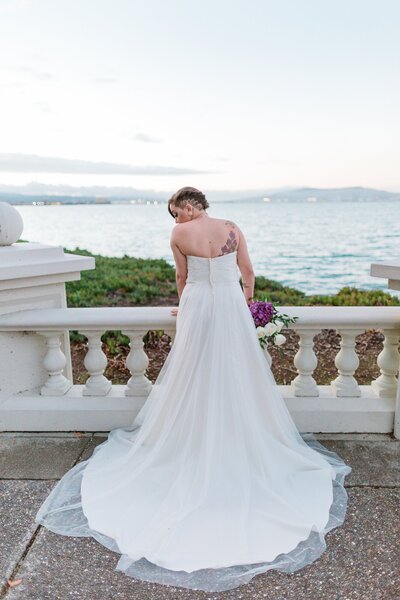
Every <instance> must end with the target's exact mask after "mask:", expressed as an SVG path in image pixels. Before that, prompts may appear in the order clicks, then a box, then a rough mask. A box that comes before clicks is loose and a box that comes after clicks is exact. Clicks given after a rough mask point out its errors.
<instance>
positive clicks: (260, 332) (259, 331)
mask: <svg viewBox="0 0 400 600" xmlns="http://www.w3.org/2000/svg"><path fill="white" fill-rule="evenodd" d="M256 331H257V335H258V337H259V338H262V337H264V336H265V329H264V327H260V326H258V327H256Z"/></svg>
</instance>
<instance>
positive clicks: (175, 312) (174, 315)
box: [171, 308, 178, 317]
mask: <svg viewBox="0 0 400 600" xmlns="http://www.w3.org/2000/svg"><path fill="white" fill-rule="evenodd" d="M177 314H178V309H177V308H173V309H172V310H171V315H172V316H173V317H176V315H177Z"/></svg>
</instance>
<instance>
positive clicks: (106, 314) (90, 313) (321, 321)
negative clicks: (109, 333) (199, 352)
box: [0, 306, 400, 331]
mask: <svg viewBox="0 0 400 600" xmlns="http://www.w3.org/2000/svg"><path fill="white" fill-rule="evenodd" d="M172 308H173V307H172V306H171V307H164V306H162V307H161V306H135V307H126V306H123V307H117V306H116V307H96V308H48V309H46V310H42V309H32V310H21V311H18V312H11V313H8V314H5V315H1V316H0V331H10V330H12V331H23V330H30V331H33V330H35V331H36V330H49V329H52V328H55V329H69V330H77V329H79V328H81V327H84V328H85V329H87V330H92V329H94V330H98V329H102V330H103V331H106V330H120V329H121V328H124V329H126V328H127V327H128V328H131V327H133V328H140V329H146V330H151V329H154V330H155V329H164V327H165V328H167V329H173V328H174V327H175V323H176V317H174V316H172V315H171V314H170V313H171V309H172ZM279 311H280V312H282V313H286V314H287V315H289V316H290V317H291V316H298V317H299V318H298V320H297V322H296V323H295V324H292V325H290V327H289V328H290V329H298V328H301V329H305V328H312V329H314V328H315V329H319V330H320V329H339V328H342V329H363V330H364V331H365V330H366V329H390V330H399V331H400V306H279Z"/></svg>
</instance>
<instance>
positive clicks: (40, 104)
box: [33, 101, 55, 115]
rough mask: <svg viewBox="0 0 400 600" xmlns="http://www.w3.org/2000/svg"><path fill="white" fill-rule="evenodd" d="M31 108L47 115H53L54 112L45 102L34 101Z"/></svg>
mask: <svg viewBox="0 0 400 600" xmlns="http://www.w3.org/2000/svg"><path fill="white" fill-rule="evenodd" d="M33 106H34V107H35V108H36V109H37V110H38V111H40V112H42V113H46V114H48V115H54V114H55V113H54V110H53V109H52V108H51V106H50V105H49V104H48V103H47V102H40V101H36V102H33Z"/></svg>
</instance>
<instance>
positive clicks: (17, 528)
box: [0, 433, 400, 600]
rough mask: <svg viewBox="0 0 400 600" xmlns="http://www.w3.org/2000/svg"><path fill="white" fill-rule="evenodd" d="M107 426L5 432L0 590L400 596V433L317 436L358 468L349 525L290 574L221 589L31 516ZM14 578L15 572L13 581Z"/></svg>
mask: <svg viewBox="0 0 400 600" xmlns="http://www.w3.org/2000/svg"><path fill="white" fill-rule="evenodd" d="M104 439H105V438H104V434H103V433H99V434H90V433H88V434H83V435H81V436H77V435H74V434H73V433H48V434H46V433H39V434H38V433H2V434H0V503H1V504H0V508H1V511H0V528H1V529H0V532H1V533H0V567H1V574H2V580H1V585H2V587H1V591H0V599H3V598H5V599H6V600H69V599H79V600H81V599H82V600H83V599H85V600H131V599H132V600H133V599H134V600H136V599H138V600H172V599H179V600H186V599H188V600H189V599H190V600H208V599H210V600H211V599H213V600H214V599H218V600H228V599H229V600H241V599H246V600H247V599H249V600H250V599H251V600H261V599H268V600H353V599H354V600H355V599H360V600H369V599H371V600H380V599H382V600H400V580H399V569H398V562H396V556H397V558H398V557H399V556H400V515H399V512H400V511H399V505H400V503H399V497H400V489H399V488H400V477H399V454H400V442H399V441H397V440H395V439H394V438H393V437H391V436H388V435H380V434H379V435H378V434H369V435H362V434H341V435H320V436H318V439H319V440H320V441H321V442H322V443H323V444H324V445H326V446H327V447H328V448H330V449H331V450H334V451H336V452H337V453H338V454H340V456H342V457H343V458H344V460H345V461H346V462H347V463H348V464H350V465H351V466H352V467H353V472H352V473H351V475H350V476H349V477H348V478H347V489H348V493H349V507H348V514H347V518H346V521H345V524H344V525H343V526H342V527H341V528H339V529H337V530H334V531H332V532H330V533H329V534H328V535H327V543H328V548H327V550H326V551H325V553H324V554H323V555H322V556H321V558H320V559H319V560H318V561H316V562H315V563H314V564H312V565H309V566H308V567H306V568H304V569H303V570H301V571H298V572H297V573H294V574H292V575H283V574H280V573H278V572H274V571H271V572H268V573H265V574H262V575H258V576H256V577H255V578H254V579H253V580H252V581H251V582H250V583H249V584H247V585H243V586H241V587H239V588H236V589H235V590H231V591H227V592H221V593H218V594H217V593H207V592H200V591H192V590H187V589H183V588H176V587H172V586H161V585H158V584H154V583H145V582H142V581H136V580H133V579H131V578H129V577H127V576H126V575H124V574H123V573H120V572H117V571H115V570H114V569H115V565H116V563H117V561H118V555H116V554H115V553H113V552H110V551H109V550H107V549H105V548H104V547H103V546H101V545H100V544H99V543H98V542H96V541H95V540H93V539H92V538H71V537H64V536H59V535H56V534H54V533H51V532H49V531H48V530H47V529H46V528H44V527H41V526H37V525H36V524H35V523H34V520H33V519H34V516H35V514H36V512H37V510H38V508H39V506H40V504H41V503H42V502H43V500H44V499H45V498H46V496H47V495H48V493H49V491H50V490H51V488H52V487H53V486H54V485H55V483H56V481H57V480H58V479H59V478H60V477H61V476H62V475H63V473H65V472H66V471H67V470H68V469H69V468H71V467H72V466H73V465H74V464H76V463H77V462H78V461H80V460H85V459H86V458H88V457H89V456H90V455H91V453H92V452H93V449H94V447H95V445H96V444H98V443H101V442H102V441H104ZM8 580H11V581H14V582H15V583H16V582H17V581H18V580H21V582H20V583H19V584H18V585H14V586H13V587H10V586H9V584H8V583H7V581H8Z"/></svg>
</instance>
